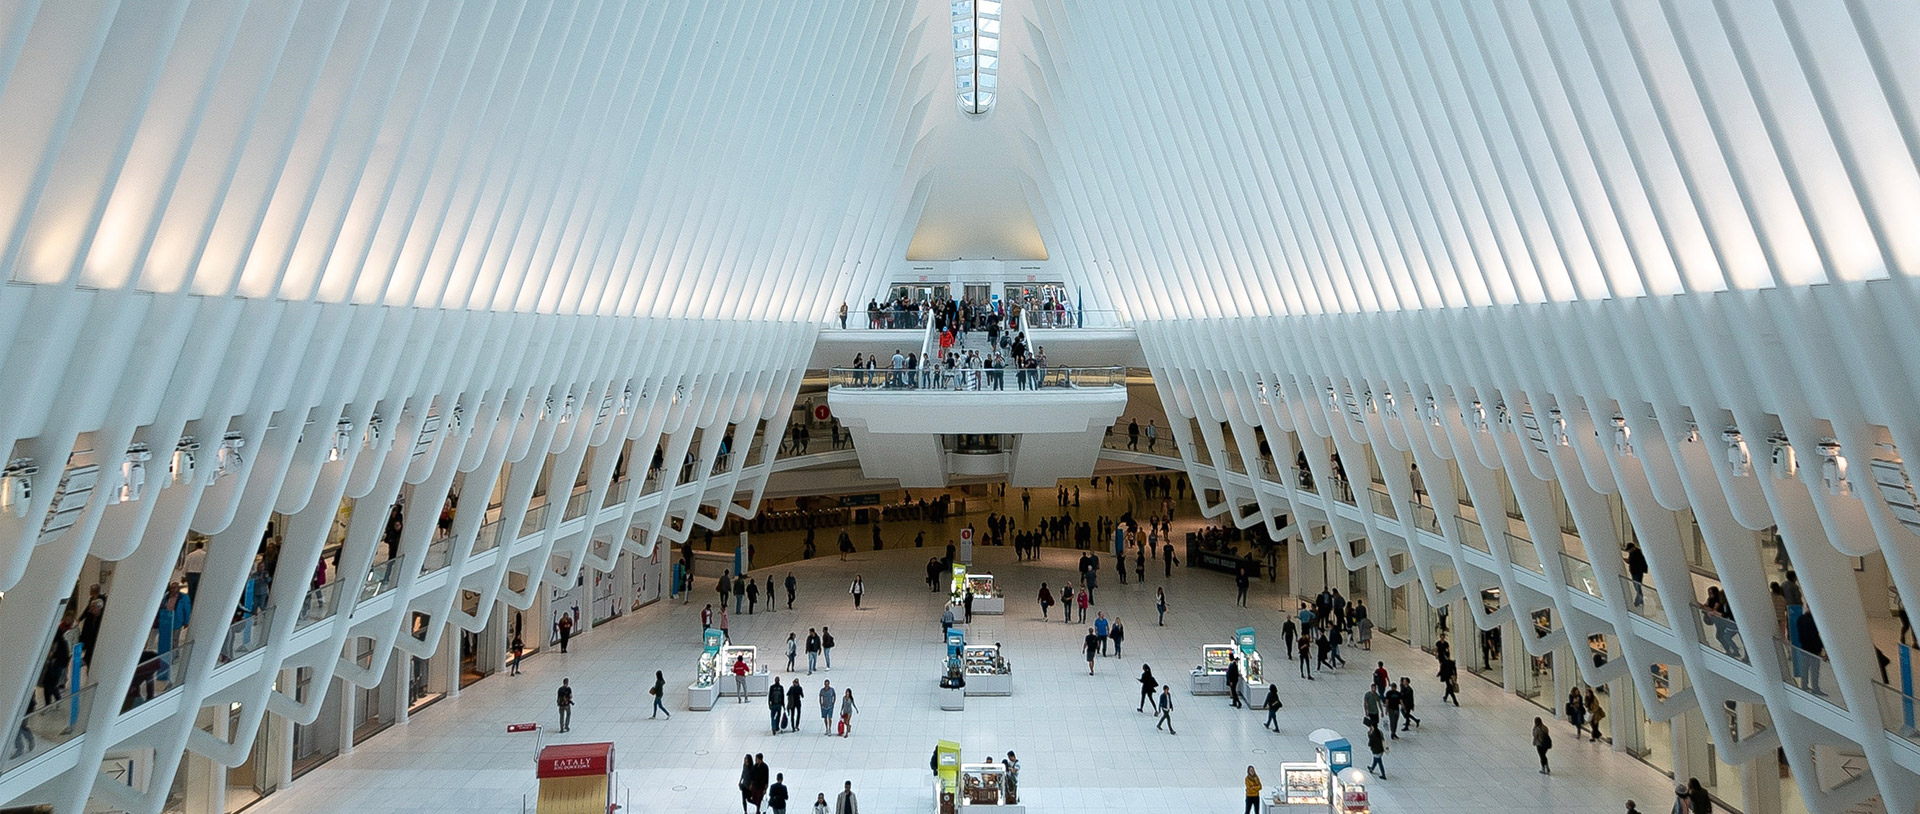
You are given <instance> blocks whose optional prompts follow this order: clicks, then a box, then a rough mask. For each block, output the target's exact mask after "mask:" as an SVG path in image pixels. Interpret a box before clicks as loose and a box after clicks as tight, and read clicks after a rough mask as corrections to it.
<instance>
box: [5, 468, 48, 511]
mask: <svg viewBox="0 0 1920 814" xmlns="http://www.w3.org/2000/svg"><path fill="white" fill-rule="evenodd" d="M38 474H40V467H37V466H34V464H33V459H32V458H15V459H13V460H11V461H8V462H7V468H6V469H5V470H0V511H5V512H6V513H8V514H11V515H13V516H14V517H26V516H27V507H28V506H29V505H30V504H31V503H33V476H34V475H38Z"/></svg>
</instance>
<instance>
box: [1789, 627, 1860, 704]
mask: <svg viewBox="0 0 1920 814" xmlns="http://www.w3.org/2000/svg"><path fill="white" fill-rule="evenodd" d="M1773 648H1774V652H1775V653H1777V654H1779V656H1780V680H1781V681H1784V682H1786V683H1788V684H1790V685H1792V686H1795V687H1798V688H1800V689H1802V690H1806V691H1807V692H1809V693H1812V694H1813V696H1814V697H1816V698H1819V699H1820V700H1822V701H1825V702H1827V703H1828V704H1832V705H1833V706H1835V707H1839V708H1840V709H1842V710H1845V709H1846V708H1847V702H1846V699H1844V698H1841V697H1840V682H1839V680H1838V679H1837V678H1835V676H1834V674H1833V663H1832V662H1830V661H1827V657H1826V656H1824V655H1821V654H1818V653H1813V652H1810V651H1807V650H1802V649H1800V648H1799V647H1798V646H1796V645H1794V644H1792V643H1791V642H1788V641H1787V640H1785V639H1782V638H1780V637H1779V636H1774V637H1773Z"/></svg>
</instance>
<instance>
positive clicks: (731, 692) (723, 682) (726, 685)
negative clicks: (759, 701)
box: [720, 644, 773, 699]
mask: <svg viewBox="0 0 1920 814" xmlns="http://www.w3.org/2000/svg"><path fill="white" fill-rule="evenodd" d="M734 659H746V661H747V698H749V699H754V698H766V697H767V687H768V686H770V685H772V684H773V673H771V672H769V671H768V670H767V665H765V664H761V663H760V648H758V647H754V646H753V645H750V644H729V645H726V646H724V647H721V648H720V694H721V695H723V696H730V697H735V698H737V697H739V695H740V690H739V688H738V685H737V684H735V682H734V680H733V662H734Z"/></svg>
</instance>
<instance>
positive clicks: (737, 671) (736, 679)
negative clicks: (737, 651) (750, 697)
mask: <svg viewBox="0 0 1920 814" xmlns="http://www.w3.org/2000/svg"><path fill="white" fill-rule="evenodd" d="M731 672H732V673H733V688H734V690H736V691H738V692H739V694H740V703H742V704H744V703H747V657H746V656H735V657H734V658H733V667H732V669H731Z"/></svg>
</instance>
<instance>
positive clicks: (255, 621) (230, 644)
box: [220, 608, 273, 664]
mask: <svg viewBox="0 0 1920 814" xmlns="http://www.w3.org/2000/svg"><path fill="white" fill-rule="evenodd" d="M272 622H273V609H272V608H265V609H263V610H261V611H260V612H259V613H254V614H248V615H246V616H242V617H240V619H238V620H237V621H235V622H234V623H233V624H231V625H228V626H227V635H226V637H225V638H224V639H223V640H222V641H221V642H220V663H222V664H225V663H227V662H229V661H232V660H234V659H237V658H240V657H241V656H244V655H246V654H248V653H251V652H253V651H255V650H259V649H260V648H262V647H265V646H266V644H267V629H268V626H269V625H271V624H272Z"/></svg>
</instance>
